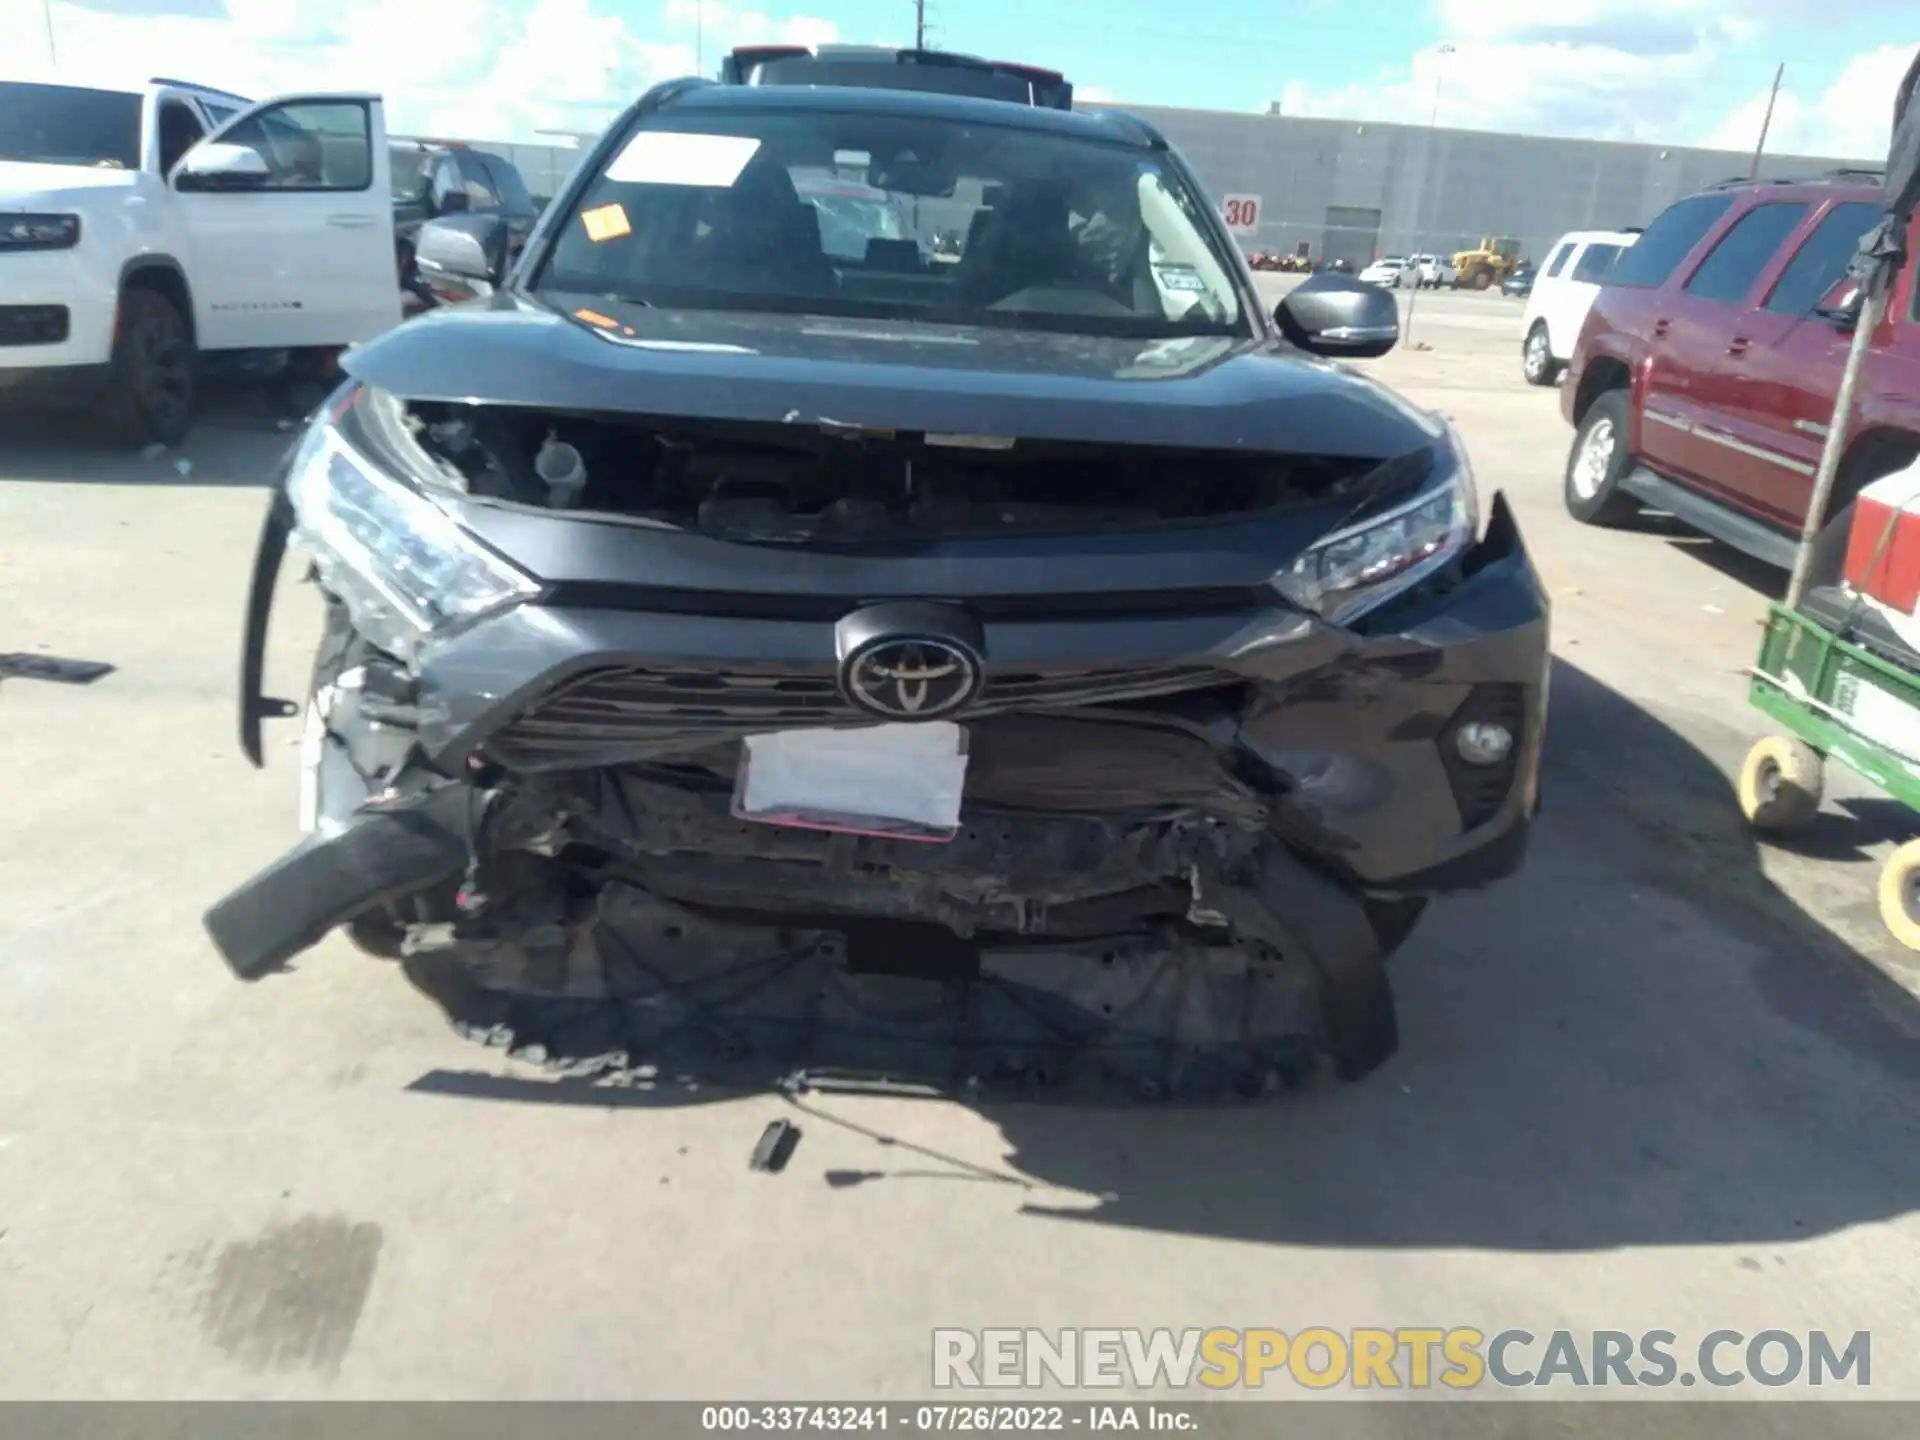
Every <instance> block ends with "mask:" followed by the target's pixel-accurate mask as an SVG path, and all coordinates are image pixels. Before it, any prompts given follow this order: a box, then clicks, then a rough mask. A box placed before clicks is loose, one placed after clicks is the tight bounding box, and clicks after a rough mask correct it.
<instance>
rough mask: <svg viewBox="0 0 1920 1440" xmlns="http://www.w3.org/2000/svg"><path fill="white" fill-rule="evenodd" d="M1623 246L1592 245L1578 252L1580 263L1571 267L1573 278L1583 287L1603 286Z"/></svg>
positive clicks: (1623, 250) (1624, 248)
mask: <svg viewBox="0 0 1920 1440" xmlns="http://www.w3.org/2000/svg"><path fill="white" fill-rule="evenodd" d="M1626 248H1627V247H1626V246H1624V245H1603V244H1593V245H1589V246H1587V248H1586V249H1585V250H1583V251H1581V252H1580V263H1579V264H1578V265H1576V266H1574V267H1573V278H1574V279H1575V280H1578V281H1580V282H1581V283H1582V284H1585V285H1600V284H1604V283H1605V281H1606V278H1607V275H1608V273H1609V272H1610V271H1611V270H1612V269H1613V267H1614V264H1615V262H1617V261H1618V260H1619V259H1620V257H1621V255H1623V254H1624V253H1625V252H1626Z"/></svg>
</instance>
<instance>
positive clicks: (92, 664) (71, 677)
mask: <svg viewBox="0 0 1920 1440" xmlns="http://www.w3.org/2000/svg"><path fill="white" fill-rule="evenodd" d="M112 673H113V666H111V665H109V664H108V663H107V662H106V661H104V660H62V659H61V658H60V657H59V656H57V655H27V654H18V655H0V680H52V681H54V682H55V683H57V684H61V685H91V684H92V683H93V682H94V681H96V680H98V679H99V678H100V677H101V676H102V675H111V674H112Z"/></svg>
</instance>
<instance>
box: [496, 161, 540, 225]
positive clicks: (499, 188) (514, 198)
mask: <svg viewBox="0 0 1920 1440" xmlns="http://www.w3.org/2000/svg"><path fill="white" fill-rule="evenodd" d="M485 161H486V166H487V174H488V175H489V176H491V177H492V179H493V189H494V193H495V194H496V195H498V196H499V197H500V208H501V209H502V210H504V211H505V212H506V213H507V214H509V215H531V214H533V213H534V212H535V211H536V210H538V209H539V207H538V206H537V205H535V204H534V203H533V196H531V195H529V194H528V193H527V182H526V181H524V180H522V179H521V178H520V172H519V170H518V169H516V168H515V167H514V165H513V163H512V162H511V161H509V160H503V159H501V158H500V157H499V156H498V155H488V156H486V157H485Z"/></svg>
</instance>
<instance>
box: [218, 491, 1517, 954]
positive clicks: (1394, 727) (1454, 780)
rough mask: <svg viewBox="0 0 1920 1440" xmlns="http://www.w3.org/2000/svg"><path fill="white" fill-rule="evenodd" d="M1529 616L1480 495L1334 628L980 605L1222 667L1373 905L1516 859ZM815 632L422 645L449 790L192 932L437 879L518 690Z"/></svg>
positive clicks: (1042, 646)
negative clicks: (1502, 737) (1486, 747)
mask: <svg viewBox="0 0 1920 1440" xmlns="http://www.w3.org/2000/svg"><path fill="white" fill-rule="evenodd" d="M288 518H289V517H288V516H287V514H286V512H285V506H284V504H283V503H279V502H277V503H276V505H275V506H274V509H273V511H272V513H270V515H269V517H268V521H267V527H266V533H265V534H264V536H263V539H262V544H261V549H260V554H259V557H258V560H257V563H256V569H255V576H254V587H253V594H252V597H251V599H250V602H249V606H248V616H247V627H246V631H247V633H246V642H245V648H244V658H243V666H242V687H241V688H242V715H241V736H242V745H243V749H244V750H245V751H246V753H247V754H248V755H249V757H250V758H252V759H253V760H254V762H255V763H256V764H258V763H260V756H261V749H260V722H261V719H262V718H263V717H268V716H282V715H286V714H289V713H290V712H291V711H292V710H293V708H294V707H292V706H290V705H289V704H288V703H287V702H284V701H274V700H269V699H268V698H267V697H265V696H264V695H263V694H262V693H261V685H260V679H261V674H262V670H263V658H264V649H265V637H266V627H267V618H268V609H269V607H270V604H271V597H272V591H273V585H274V579H275V576H276V575H277V573H278V569H279V565H280V558H281V553H282V551H283V550H284V547H285V542H286V534H287V521H288ZM1548 627H1549V604H1548V601H1547V598H1546V596H1545V594H1544V591H1543V590H1542V587H1541V584H1540V581H1539V578H1538V576H1537V575H1536V574H1535V572H1534V569H1533V566H1532V564H1531V562H1530V560H1529V558H1528V556H1527V553H1526V549H1525V546H1524V544H1523V542H1522V540H1521V537H1520V534H1519V531H1518V528H1517V526H1516V525H1515V523H1514V519H1513V516H1512V513H1511V510H1510V508H1509V507H1508V505H1507V504H1506V502H1505V500H1504V499H1503V498H1502V497H1499V496H1496V497H1495V498H1494V501H1493V503H1492V506H1491V508H1490V516H1489V522H1488V525H1487V529H1486V533H1485V535H1484V537H1483V538H1482V539H1481V541H1480V542H1479V544H1478V545H1477V546H1476V548H1475V549H1474V550H1473V552H1471V554H1470V555H1469V556H1468V557H1467V560H1466V563H1465V565H1464V568H1463V574H1462V576H1461V578H1460V579H1459V580H1458V582H1457V583H1454V584H1452V585H1451V586H1450V587H1448V588H1446V589H1444V590H1440V589H1431V590H1428V591H1425V592H1420V593H1416V594H1415V595H1413V596H1410V597H1408V598H1405V599H1403V600H1401V601H1399V602H1396V603H1395V604H1394V605H1393V606H1391V607H1389V608H1388V609H1386V610H1382V611H1379V612H1375V613H1374V614H1373V615H1372V616H1370V617H1368V618H1367V620H1365V621H1363V622H1362V623H1360V624H1359V625H1357V626H1355V627H1354V628H1352V629H1343V628H1338V627H1334V626H1329V625H1326V624H1323V623H1321V622H1319V621H1318V620H1315V619H1312V618H1310V617H1307V616H1304V615H1302V614H1300V613H1299V612H1297V611H1293V610H1290V609H1287V608H1285V607H1284V606H1282V605H1280V604H1279V603H1278V602H1277V601H1276V602H1275V603H1274V604H1273V605H1272V606H1267V607H1262V608H1260V609H1259V610H1258V611H1257V612H1247V611H1244V610H1242V611H1236V612H1232V613H1224V614H1176V615H1167V616H1147V617H1132V618H1129V619H1127V620H1126V621H1125V622H1124V623H1119V622H1107V623H1088V622H1084V621H1059V620H1049V619H1033V620H1027V619H1014V620H999V621H995V622H994V623H992V624H990V625H989V626H988V627H987V634H986V653H987V654H988V656H989V657H990V664H997V665H1001V666H1014V667H1035V668H1044V667H1046V666H1048V665H1074V664H1081V665H1084V664H1087V663H1090V662H1099V663H1103V664H1109V665H1117V666H1128V665H1133V666H1155V665H1170V666H1204V667H1206V668H1207V669H1208V670H1209V671H1211V672H1218V673H1219V674H1220V675H1222V676H1225V677H1227V678H1228V679H1230V680H1232V681H1233V682H1234V683H1235V686H1236V687H1237V689H1238V692H1239V693H1241V694H1242V695H1243V696H1245V697H1246V698H1245V699H1244V700H1243V701H1242V702H1241V704H1240V708H1239V710H1238V712H1237V714H1235V715H1229V716H1225V717H1222V718H1221V719H1220V720H1218V721H1216V722H1215V723H1213V724H1211V725H1210V726H1209V727H1208V728H1207V729H1206V732H1205V733H1206V734H1207V736H1208V738H1209V739H1210V741H1211V742H1212V743H1214V744H1215V745H1216V746H1217V748H1218V749H1219V750H1220V752H1221V753H1222V754H1223V755H1224V756H1225V757H1226V759H1227V760H1228V761H1230V762H1231V764H1232V765H1233V766H1234V767H1235V768H1236V769H1239V770H1241V771H1243V772H1252V773H1257V774H1260V775H1263V776H1264V777H1265V782H1264V783H1265V784H1266V785H1267V786H1268V788H1270V789H1271V790H1272V792H1273V793H1272V795H1271V796H1270V799H1271V803H1272V814H1271V821H1270V824H1271V827H1272V829H1273V831H1274V832H1275V833H1276V834H1277V835H1278V836H1279V837H1280V838H1281V839H1282V840H1283V841H1284V842H1285V844H1286V845H1287V846H1288V848H1290V849H1291V850H1293V851H1295V852H1296V853H1299V854H1301V855H1303V856H1305V857H1308V858H1309V859H1310V861H1311V862H1312V863H1313V864H1314V865H1315V867H1316V868H1317V869H1319V870H1320V871H1321V872H1322V873H1326V874H1328V875H1330V876H1332V877H1335V878H1337V879H1340V880H1343V881H1344V882H1345V883H1346V885H1347V886H1348V887H1349V888H1350V889H1351V890H1353V891H1357V892H1360V893H1365V894H1370V895H1375V896H1382V897H1391V896H1405V895H1425V894H1433V893H1439V892H1445V891H1450V890H1457V889H1462V888H1470V887H1477V886H1481V885H1485V884H1488V883H1490V882H1492V881H1495V880H1498V879H1500V878H1501V877H1503V876H1505V875H1508V874H1510V873H1512V872H1513V871H1514V870H1516V869H1517V868H1518V867H1519V865H1520V864H1521V861H1522V859H1523V857H1524V854H1525V849H1526V843H1527V836H1528V831H1529V827H1530V824H1531V820H1532V816H1533V814H1534V812H1535V810H1536V808H1537V806H1538V803H1539V770H1540V754H1541V746H1542V743H1543V738H1544V732H1545V720H1546V707H1547V676H1548V665H1549V653H1548ZM832 644H833V640H832V626H831V625H830V624H827V623H824V622H820V621H815V620H805V619H795V620H767V619H758V618H756V619H753V620H750V621H742V620H739V619H731V618H722V617H713V616H705V615H694V614H670V613H659V612H637V611H623V610H613V609H595V608H586V607H577V608H576V607H569V608H560V607H553V606H541V605H528V606H523V607H520V608H518V609H514V610H510V611H506V612H504V613H501V614H499V615H496V616H494V617H492V618H490V619H488V620H486V621H484V622H483V623H481V624H479V625H476V626H474V627H473V628H471V629H469V630H466V631H464V632H463V633H460V634H458V635H456V636H454V637H452V638H450V639H448V640H446V641H444V642H442V643H440V644H438V645H436V646H434V647H432V648H431V649H430V650H429V651H428V652H427V654H426V656H425V657H424V659H423V661H422V664H421V668H420V675H419V684H418V695H417V707H416V710H417V716H418V725H419V730H418V733H419V739H420V744H421V747H422V749H423V750H424V752H425V753H426V754H427V756H428V757H429V758H430V759H431V761H432V762H433V764H434V765H435V766H436V767H437V768H438V769H439V770H440V771H441V772H443V773H444V775H446V776H447V777H449V784H448V788H447V789H446V790H444V791H442V792H439V793H438V794H436V795H434V796H432V797H428V798H422V799H419V800H418V801H417V802H410V803H409V804H407V805H403V806H402V807H401V811H400V812H396V811H394V810H393V809H392V808H391V807H390V806H389V807H386V808H382V807H372V808H369V809H367V810H366V811H364V812H363V813H362V814H361V815H360V816H359V817H357V818H356V819H354V820H353V821H351V822H350V823H349V824H348V825H347V826H346V827H345V828H344V829H342V830H341V831H339V832H338V833H334V834H331V835H328V836H326V837H323V838H309V839H308V840H307V841H305V842H303V844H302V846H301V847H300V848H299V849H298V850H296V851H295V852H293V853H292V854H290V855H289V856H288V857H286V858H285V859H284V860H283V861H281V862H278V863H277V864H276V865H275V866H274V867H270V869H269V870H268V871H266V872H263V874H262V875H261V876H260V877H258V880H257V881H255V882H251V889H250V887H242V889H241V890H239V891H236V892H235V893H234V895H232V896H230V897H228V899H227V900H224V901H222V902H221V904H220V905H219V906H216V907H215V910H214V912H211V913H210V914H209V917H208V923H209V927H210V929H213V930H214V931H215V932H216V939H220V943H221V947H222V949H223V951H225V952H226V953H227V955H228V957H229V960H230V961H231V962H232V963H234V965H235V968H236V969H239V970H241V971H242V973H249V972H250V973H264V971H265V970H269V969H272V968H274V967H275V966H276V965H278V964H279V963H281V962H282V961H284V960H285V959H287V958H289V957H290V956H291V954H293V953H297V951H298V950H300V949H302V948H305V946H306V945H310V944H311V943H313V941H314V940H315V939H317V938H318V937H319V935H321V934H324V933H325V931H326V930H327V929H328V928H330V927H331V926H332V925H335V924H339V923H343V922H344V921H345V920H347V919H350V918H352V916H353V915H355V914H357V913H360V912H361V911H363V910H366V909H369V908H371V907H373V906H374V905H377V904H379V903H382V902H383V901H385V900H388V899H390V898H391V897H392V896H394V895H395V894H396V893H405V891H406V890H407V889H408V888H409V887H411V888H413V889H425V888H427V887H428V886H430V885H433V884H435V883H438V882H441V881H445V880H448V879H451V878H453V877H454V876H456V875H457V874H458V873H459V869H460V864H461V861H462V859H463V857H464V856H466V854H467V853H468V850H469V848H470V847H469V842H468V838H467V836H466V833H465V830H464V828H463V827H464V824H465V823H466V822H465V821H464V820H463V819H462V811H461V808H460V806H461V802H460V801H459V800H458V799H457V797H458V796H460V795H463V794H465V793H467V792H466V787H465V785H464V784H463V783H462V782H461V781H460V780H459V779H457V778H455V777H460V776H462V775H463V774H465V773H467V767H468V765H469V762H470V761H475V760H479V759H481V758H485V757H487V756H488V755H489V753H490V747H491V746H493V745H494V744H495V743H496V742H497V741H498V740H499V738H500V737H501V736H502V735H503V734H504V733H505V732H506V731H507V730H508V729H509V727H510V726H511V725H512V724H513V722H514V721H515V719H516V717H519V716H521V715H523V714H525V713H526V712H527V710H528V708H529V706H531V705H532V704H533V703H534V702H535V701H536V700H537V699H539V698H540V697H541V696H544V695H548V694H551V693H552V692H554V691H555V690H556V689H557V688H558V687H560V686H562V685H564V684H565V683H566V682H568V681H569V680H571V679H573V678H575V677H577V676H579V675H580V674H581V673H583V672H585V671H588V670H592V669H595V668H597V667H606V666H609V665H618V664H645V663H652V664H659V663H661V662H663V661H673V660H676V659H684V660H688V661H699V662H702V663H705V664H709V665H711V664H715V663H718V664H721V665H726V664H729V663H737V664H741V665H767V664H769V663H781V662H788V663H791V662H795V661H802V660H805V661H816V660H817V659H818V658H819V657H820V656H821V655H823V654H825V655H831V654H832ZM1476 720H1477V721H1483V722H1484V721H1493V722H1495V723H1499V724H1502V725H1505V726H1507V727H1508V728H1509V729H1510V730H1511V732H1512V733H1513V735H1514V737H1515V739H1514V744H1513V747H1512V749H1511V751H1510V753H1509V754H1508V756H1507V757H1505V759H1504V761H1503V762H1501V763H1500V764H1498V765H1496V766H1492V767H1480V768H1477V769H1476V767H1473V766H1470V765H1467V764H1466V763H1464V762H1463V761H1462V759H1461V758H1460V754H1459V751H1458V749H1457V747H1456V746H1455V744H1454V737H1455V734H1456V732H1457V730H1458V729H1459V727H1460V726H1462V725H1464V724H1467V723H1470V722H1473V721H1476ZM695 733H698V732H695ZM708 738H712V737H711V736H709V737H708ZM310 882H311V883H310ZM263 887H264V888H263ZM256 891H257V892H258V893H253V892H256ZM303 893H304V894H306V895H307V896H308V897H310V898H307V899H302V898H301V897H302V895H303ZM250 894H252V898H248V897H249V895H250ZM263 897H271V898H263ZM288 907H293V909H292V910H290V909H289V908H288ZM293 910H298V911H299V912H300V915H295V914H294V913H293ZM243 911H244V912H245V913H246V914H247V915H251V916H253V917H254V918H253V919H252V920H249V921H247V923H246V925H244V926H240V928H241V929H245V928H247V926H252V927H254V928H255V929H256V930H257V929H258V927H259V925H260V924H261V923H264V922H266V921H268V920H269V919H270V918H273V917H278V918H277V920H276V922H275V923H274V924H273V925H272V926H271V927H270V928H271V929H272V930H273V932H274V934H273V935H272V936H271V937H269V938H264V939H263V938H260V937H258V936H256V937H255V938H253V939H244V940H243V939H239V938H231V943H230V940H229V939H221V935H222V933H223V932H225V933H228V934H229V935H230V937H232V936H237V931H236V929H235V926H236V925H238V924H239V922H238V921H237V920H236V919H235V918H234V917H236V916H238V915H240V914H241V912H243ZM301 916H304V918H301Z"/></svg>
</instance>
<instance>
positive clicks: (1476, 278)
mask: <svg viewBox="0 0 1920 1440" xmlns="http://www.w3.org/2000/svg"><path fill="white" fill-rule="evenodd" d="M1468 283H1469V284H1471V285H1472V286H1473V288H1474V289H1475V290H1484V289H1486V288H1487V287H1488V286H1489V285H1491V284H1493V272H1492V271H1491V270H1476V271H1474V274H1473V279H1472V280H1471V281H1469V282H1468Z"/></svg>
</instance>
